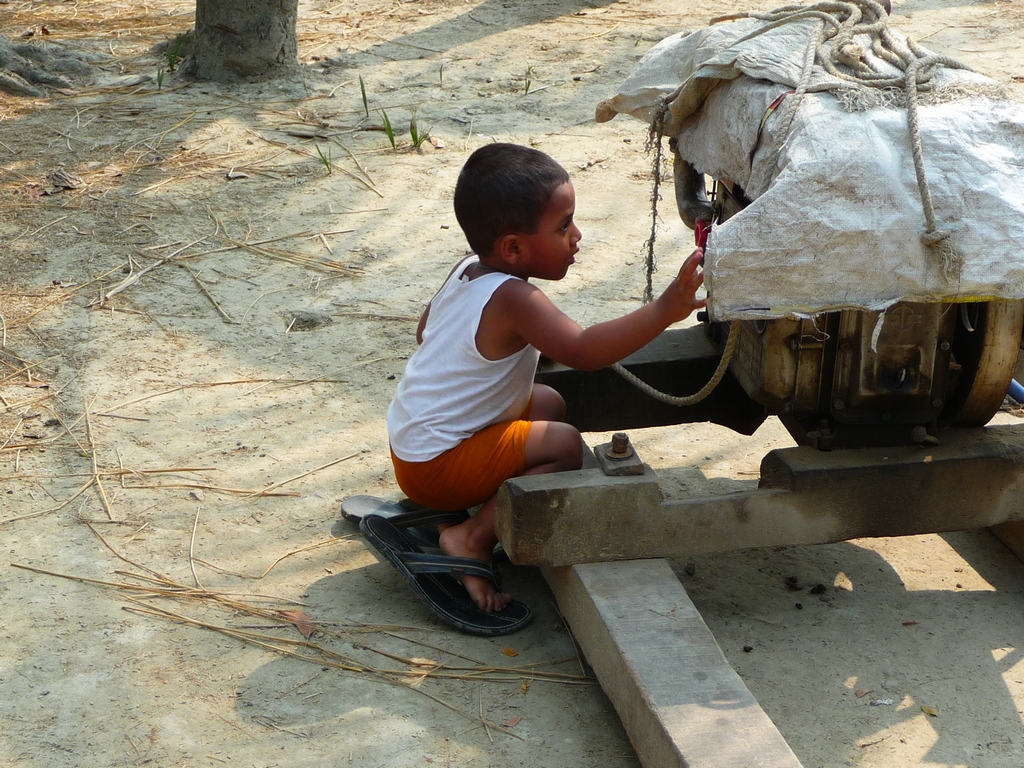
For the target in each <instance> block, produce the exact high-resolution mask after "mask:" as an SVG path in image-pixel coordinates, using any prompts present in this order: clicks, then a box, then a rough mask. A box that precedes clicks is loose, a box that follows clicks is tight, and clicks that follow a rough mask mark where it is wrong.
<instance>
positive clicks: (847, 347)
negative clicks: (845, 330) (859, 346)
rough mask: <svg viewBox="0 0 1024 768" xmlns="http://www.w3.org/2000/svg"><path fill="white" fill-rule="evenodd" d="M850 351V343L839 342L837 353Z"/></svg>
mask: <svg viewBox="0 0 1024 768" xmlns="http://www.w3.org/2000/svg"><path fill="white" fill-rule="evenodd" d="M851 349H853V347H852V346H851V344H850V342H848V341H841V342H839V351H840V352H849V351H850V350H851Z"/></svg>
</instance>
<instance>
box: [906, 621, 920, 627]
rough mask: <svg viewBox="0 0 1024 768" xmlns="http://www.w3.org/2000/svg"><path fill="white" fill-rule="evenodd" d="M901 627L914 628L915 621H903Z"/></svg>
mask: <svg viewBox="0 0 1024 768" xmlns="http://www.w3.org/2000/svg"><path fill="white" fill-rule="evenodd" d="M903 626H904V627H916V626H917V622H916V621H904V622H903Z"/></svg>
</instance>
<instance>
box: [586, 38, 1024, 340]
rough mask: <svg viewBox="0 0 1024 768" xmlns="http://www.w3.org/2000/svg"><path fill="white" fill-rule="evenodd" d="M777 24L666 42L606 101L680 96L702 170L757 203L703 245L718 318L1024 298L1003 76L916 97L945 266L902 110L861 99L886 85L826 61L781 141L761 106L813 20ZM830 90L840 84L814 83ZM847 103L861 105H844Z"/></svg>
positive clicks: (1015, 119) (630, 106) (673, 120)
mask: <svg viewBox="0 0 1024 768" xmlns="http://www.w3.org/2000/svg"><path fill="white" fill-rule="evenodd" d="M768 27H769V25H768V24H766V22H763V21H757V20H752V19H743V20H741V21H735V22H732V23H727V24H720V25H717V26H713V27H709V28H707V29H704V30H700V31H698V32H694V33H692V34H680V35H676V36H673V37H670V38H668V39H666V40H664V41H662V42H661V43H659V44H658V45H657V46H655V47H654V48H653V49H651V51H650V52H649V53H648V54H647V55H646V56H644V58H643V59H642V60H641V61H640V63H639V64H638V66H637V68H636V70H635V71H634V72H633V74H632V75H631V76H630V77H629V78H628V79H627V80H626V82H625V83H623V85H622V86H621V88H620V89H619V92H618V94H617V95H616V96H614V97H613V98H611V99H609V100H607V101H604V102H602V103H601V104H600V105H599V106H598V109H597V119H598V120H599V121H602V120H608V119H611V118H612V117H614V116H615V114H617V113H628V114H632V115H634V116H635V117H638V118H640V119H642V120H645V121H649V120H650V119H651V118H652V116H653V115H654V114H655V112H656V108H657V105H658V102H659V100H660V99H663V98H665V97H667V96H670V95H672V94H674V98H673V100H672V101H671V103H670V104H669V109H668V112H667V113H666V116H665V129H664V135H665V136H669V137H677V138H678V142H679V151H680V154H681V155H682V157H683V158H684V159H685V160H687V161H688V162H689V163H690V164H692V165H693V166H694V167H695V168H696V169H697V170H698V171H700V172H702V173H707V174H709V175H711V176H713V177H716V178H722V179H728V180H729V181H732V182H735V183H736V184H738V185H739V186H740V187H742V188H743V190H744V192H745V193H746V195H747V197H749V198H750V199H752V200H753V202H752V203H751V204H750V205H749V206H748V207H747V208H745V209H743V210H742V211H741V212H740V213H738V214H736V215H735V216H733V217H732V218H731V219H729V220H728V221H726V222H725V223H723V224H721V225H716V226H715V228H714V229H713V230H712V233H711V237H710V239H709V241H708V246H707V249H706V259H705V272H706V274H705V282H706V284H707V286H708V292H709V308H710V311H711V314H712V317H713V318H714V319H715V320H729V319H738V318H755V317H783V316H787V315H809V314H814V313H817V312H821V311H827V310H832V309H840V308H862V309H871V310H879V309H883V308H885V307H887V306H890V305H891V304H893V303H895V302H897V301H900V300H913V301H943V300H978V299H993V298H1002V299H1024V252H1022V251H1024V107H1022V105H1021V104H1020V103H1018V102H1015V101H1011V100H1009V99H1007V98H997V97H995V96H994V95H993V94H995V95H998V94H999V93H1000V92H999V89H998V88H997V84H996V83H994V81H991V80H988V79H987V78H983V77H981V76H980V75H977V74H974V73H971V72H968V71H964V70H957V69H946V68H940V69H938V70H937V72H936V76H935V79H934V91H933V92H930V93H926V94H922V100H921V106H919V108H918V112H917V114H918V120H919V125H920V143H921V147H922V149H923V158H924V167H925V170H926V174H927V185H928V188H929V189H930V193H931V197H932V204H933V209H934V219H935V221H934V227H935V229H941V230H942V231H944V232H948V233H949V235H950V240H949V242H951V243H952V246H953V248H954V249H955V251H956V254H957V262H956V269H955V271H954V272H952V273H951V271H950V270H949V269H948V268H947V269H946V270H944V269H943V263H942V260H941V259H940V258H938V257H937V255H936V252H935V251H934V250H933V249H930V248H928V247H926V246H925V245H924V244H923V243H922V235H923V234H924V233H925V232H926V229H927V227H926V220H925V214H924V213H923V204H922V192H921V189H920V187H919V181H918V176H917V174H916V173H915V168H914V162H913V157H912V152H911V131H909V130H908V119H907V116H908V113H907V110H906V109H904V108H903V107H901V106H897V107H874V108H867V109H865V108H863V105H864V98H865V97H866V98H868V99H870V98H875V99H877V98H879V97H880V96H881V97H891V96H892V92H891V91H890V92H888V93H886V92H883V91H878V90H873V91H872V92H871V93H867V92H866V91H865V89H863V88H860V87H857V86H852V87H851V85H850V83H849V82H843V81H842V80H839V79H836V78H834V77H833V76H831V75H829V74H827V73H826V72H824V71H823V70H821V69H818V70H816V72H817V74H816V75H815V77H814V79H813V80H812V82H811V87H810V88H809V89H808V90H809V91H818V92H813V93H812V92H809V93H807V94H806V95H805V96H804V97H803V98H802V99H801V100H800V101H799V102H798V104H799V106H798V108H797V111H796V112H795V113H794V116H793V120H792V124H791V126H790V128H789V131H788V133H787V135H785V136H782V135H779V134H780V132H781V128H782V121H781V120H780V113H781V112H782V110H781V109H777V110H775V111H774V112H770V113H768V107H769V105H771V104H772V103H773V102H774V101H775V100H776V99H777V98H778V97H779V96H780V95H782V94H784V93H786V92H788V91H792V90H793V89H794V88H795V86H796V85H797V83H798V81H799V79H800V75H801V72H802V71H803V69H804V63H803V61H804V51H805V49H806V48H807V44H808V39H809V36H810V35H812V34H816V33H817V32H816V30H817V25H816V24H815V23H813V21H797V22H794V23H788V24H784V25H780V26H777V27H774V28H768ZM766 28H767V31H765V32H763V34H754V35H751V33H752V32H757V31H759V30H764V29H766ZM866 46H867V47H868V48H870V41H866ZM887 66H888V65H886V64H885V63H884V62H881V63H879V62H878V61H876V67H877V68H879V69H882V70H883V71H884V70H885V68H886V67H887ZM893 72H894V73H896V74H898V71H897V70H895V69H893ZM829 87H840V88H844V89H845V92H844V91H838V92H837V91H824V90H821V89H822V88H829ZM872 94H874V95H872ZM786 98H790V97H788V96H787V97H786ZM841 99H845V100H846V101H847V102H850V101H855V102H857V103H858V104H859V105H860V106H859V108H858V109H857V110H856V111H848V110H847V109H846V108H844V106H843V103H842V101H841ZM766 115H767V116H766ZM759 133H760V136H759ZM933 231H934V230H933ZM947 266H948V265H947Z"/></svg>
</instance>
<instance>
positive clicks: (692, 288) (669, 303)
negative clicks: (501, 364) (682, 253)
mask: <svg viewBox="0 0 1024 768" xmlns="http://www.w3.org/2000/svg"><path fill="white" fill-rule="evenodd" d="M702 257H703V253H702V252H701V251H700V250H699V249H698V250H696V251H694V252H693V253H692V254H691V255H690V256H689V258H687V259H686V261H685V262H683V266H682V267H681V268H680V270H679V274H677V275H676V277H675V278H674V279H673V280H672V283H671V284H669V286H668V288H666V289H665V292H664V293H662V294H661V296H659V297H658V298H657V299H656V300H655V301H653V302H652V303H650V304H647V305H645V306H643V307H641V308H640V309H637V310H635V311H634V312H630V313H629V314H628V315H624V316H622V317H619V318H616V319H615V320H609V321H607V322H604V323H598V324H597V325H592V326H591V327H589V328H581V327H580V326H579V325H578V324H577V323H576V322H575V321H574V320H572V319H571V318H569V317H568V316H567V315H565V314H564V313H563V312H562V311H561V310H559V309H558V308H557V307H556V306H555V305H554V304H553V303H552V302H551V300H550V299H549V298H548V297H547V296H545V295H544V292H543V291H541V290H540V289H538V288H537V287H536V286H533V285H531V284H529V283H525V282H518V281H510V282H508V283H505V285H503V286H502V287H501V289H499V290H498V291H497V292H496V293H495V298H498V297H499V295H500V296H501V298H500V302H501V307H500V310H501V312H502V314H503V315H504V317H506V318H507V322H508V327H509V330H511V331H513V332H514V333H515V334H516V335H518V336H519V337H521V338H522V339H524V340H525V341H527V342H528V343H530V344H532V345H533V346H534V347H536V348H537V349H539V350H540V351H541V352H543V353H544V354H545V355H547V356H548V357H550V358H552V359H553V360H555V361H557V362H559V363H562V364H563V365H568V366H570V367H572V368H576V369H577V370H582V371H587V370H596V369H598V368H604V367H605V366H608V365H611V364H612V363H615V362H618V361H619V360H621V359H622V358H624V357H626V356H628V355H631V354H632V353H633V352H636V351H637V350H638V349H640V348H641V347H642V346H644V345H645V344H647V343H649V342H650V341H652V340H654V338H655V337H656V336H657V335H658V334H659V333H661V332H662V331H663V330H665V329H666V328H667V327H668V326H670V325H672V324H673V323H677V322H679V321H680V320H683V319H685V318H686V317H688V316H689V315H690V313H691V312H693V310H695V309H697V308H699V307H703V306H704V305H705V304H706V303H707V302H706V300H705V299H698V298H697V297H696V292H697V289H698V288H699V287H700V286H701V284H702V283H703V282H704V276H703V273H701V272H699V271H698V266H699V265H700V260H701V258H702ZM506 286H508V290H505V288H506Z"/></svg>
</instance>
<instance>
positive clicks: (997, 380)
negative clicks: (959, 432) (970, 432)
mask: <svg viewBox="0 0 1024 768" xmlns="http://www.w3.org/2000/svg"><path fill="white" fill-rule="evenodd" d="M952 307H953V308H954V309H955V310H956V311H957V312H958V313H959V317H958V318H957V323H956V331H955V332H954V334H953V357H954V359H955V360H956V362H957V364H958V365H959V366H960V370H959V372H958V376H957V381H956V384H955V385H954V386H952V387H951V388H950V389H949V391H948V392H947V397H946V404H945V406H944V408H943V410H942V415H941V416H940V421H941V422H942V423H944V424H947V425H954V426H960V427H980V426H984V425H985V424H987V423H988V422H989V420H990V419H991V418H992V417H993V416H994V415H995V413H996V411H998V410H999V406H1001V405H1002V404H1003V398H1004V397H1005V396H1006V390H1007V389H1009V386H1010V381H1011V380H1012V379H1013V370H1014V367H1015V366H1016V364H1017V353H1018V352H1019V350H1020V340H1021V329H1022V327H1024V302H1021V301H991V302H986V303H971V304H954V305H952Z"/></svg>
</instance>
